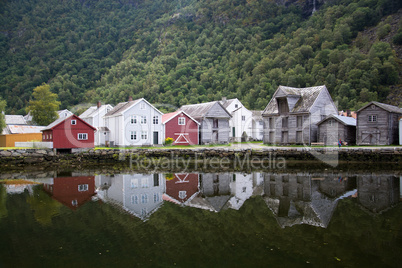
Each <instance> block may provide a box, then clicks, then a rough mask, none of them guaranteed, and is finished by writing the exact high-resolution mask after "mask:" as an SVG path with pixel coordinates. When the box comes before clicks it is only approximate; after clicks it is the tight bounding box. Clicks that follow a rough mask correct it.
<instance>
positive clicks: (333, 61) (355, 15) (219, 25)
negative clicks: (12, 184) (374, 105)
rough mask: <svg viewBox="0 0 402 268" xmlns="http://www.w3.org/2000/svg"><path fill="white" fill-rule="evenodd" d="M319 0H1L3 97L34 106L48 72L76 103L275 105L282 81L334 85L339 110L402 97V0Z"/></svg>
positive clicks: (67, 100)
mask: <svg viewBox="0 0 402 268" xmlns="http://www.w3.org/2000/svg"><path fill="white" fill-rule="evenodd" d="M313 1H314V4H315V5H316V9H315V10H314V11H315V12H313V7H312V6H311V3H313V2H312V1H304V0H303V1H302V0H298V1H294V0H285V1H279V0H260V1H257V0H198V1H195V0H172V1H167V0H152V1H151V0H119V1H112V0H98V1H96V0H68V1H67V0H61V1H60V0H46V1H45V0H30V1H28V0H13V1H11V0H4V1H0V98H3V99H4V100H5V101H6V102H7V108H6V113H9V114H26V110H25V108H26V107H27V105H28V102H29V100H30V99H32V93H33V89H34V88H35V87H37V86H39V85H42V84H43V83H47V84H49V85H50V88H51V91H52V92H53V93H56V94H58V100H59V101H60V102H61V106H60V108H62V109H64V108H68V109H71V110H72V111H73V112H76V113H77V112H79V109H78V108H77V107H81V108H80V109H81V110H82V109H83V107H85V104H87V105H89V104H90V103H95V102H96V101H98V100H100V101H102V102H103V103H111V104H117V103H118V102H121V101H126V100H127V99H128V97H129V96H132V97H133V99H135V98H140V97H144V98H146V99H147V100H148V101H150V102H151V103H153V104H160V105H162V107H166V106H167V105H170V106H171V107H179V106H181V105H183V104H191V103H200V102H206V101H212V100H219V99H221V98H222V97H227V98H238V99H240V100H241V101H242V102H243V104H244V105H245V106H246V107H247V108H249V109H264V107H265V106H266V105H267V104H268V102H269V100H270V98H271V96H272V94H273V93H274V92H275V90H276V89H277V87H278V86H279V85H285V86H292V87H309V86H317V85H323V84H325V85H326V86H327V88H328V90H329V91H330V93H331V95H332V97H333V99H334V100H335V101H336V102H337V103H338V108H339V109H352V110H354V109H358V108H360V107H361V106H362V105H363V104H364V103H367V102H368V101H372V100H376V101H381V102H386V103H389V104H393V105H400V104H401V102H402V90H401V87H402V86H401V73H402V68H401V66H402V62H401V53H402V52H401V50H402V48H401V46H402V27H401V26H402V24H401V23H402V22H401V17H402V16H401V14H402V12H401V6H402V4H401V3H402V2H401V1H399V0H313ZM80 104H81V106H80ZM82 104H84V105H82ZM163 105H165V106H163ZM157 107H158V106H157ZM171 109H173V108H171ZM162 110H164V111H167V110H169V109H168V108H166V109H162Z"/></svg>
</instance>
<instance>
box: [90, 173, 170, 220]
mask: <svg viewBox="0 0 402 268" xmlns="http://www.w3.org/2000/svg"><path fill="white" fill-rule="evenodd" d="M96 182H97V185H96V187H97V191H98V196H99V198H101V199H102V200H103V201H105V202H111V203H114V204H117V205H119V206H121V207H123V209H124V210H126V211H128V212H129V213H131V214H133V215H135V216H137V217H139V218H140V219H142V220H145V219H146V218H147V217H149V216H150V215H151V214H152V213H153V212H155V211H156V210H157V209H158V208H159V207H160V205H161V204H162V202H163V200H162V196H163V193H164V192H165V180H164V178H163V176H162V174H116V175H114V177H107V176H100V177H97V179H96Z"/></svg>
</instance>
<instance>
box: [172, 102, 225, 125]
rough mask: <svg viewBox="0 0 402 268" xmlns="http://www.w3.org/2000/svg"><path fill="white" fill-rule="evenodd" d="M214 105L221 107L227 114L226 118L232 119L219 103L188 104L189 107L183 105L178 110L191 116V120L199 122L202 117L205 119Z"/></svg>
mask: <svg viewBox="0 0 402 268" xmlns="http://www.w3.org/2000/svg"><path fill="white" fill-rule="evenodd" d="M214 105H219V106H221V107H222V109H223V110H225V112H226V113H227V115H228V117H232V116H231V115H230V113H229V112H228V111H227V110H226V109H225V107H223V105H222V104H221V103H220V102H219V101H211V102H204V103H198V104H189V105H183V106H181V107H180V110H182V111H184V112H186V113H187V114H188V115H190V116H192V117H193V118H195V119H197V120H199V119H201V118H203V117H205V116H206V115H207V114H208V112H209V110H211V108H212V107H213V106H214Z"/></svg>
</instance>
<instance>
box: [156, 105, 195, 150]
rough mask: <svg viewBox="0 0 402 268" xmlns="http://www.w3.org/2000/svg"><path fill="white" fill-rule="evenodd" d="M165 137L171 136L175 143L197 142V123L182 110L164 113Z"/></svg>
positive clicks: (189, 143) (188, 143) (187, 143)
mask: <svg viewBox="0 0 402 268" xmlns="http://www.w3.org/2000/svg"><path fill="white" fill-rule="evenodd" d="M162 123H163V124H164V126H165V138H168V137H169V138H172V139H173V144H175V145H194V144H198V126H199V124H200V123H198V122H197V121H196V120H195V119H193V118H192V117H191V116H189V115H188V114H186V113H185V112H183V111H176V112H173V113H168V114H164V115H163V116H162Z"/></svg>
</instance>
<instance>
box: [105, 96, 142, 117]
mask: <svg viewBox="0 0 402 268" xmlns="http://www.w3.org/2000/svg"><path fill="white" fill-rule="evenodd" d="M141 100H143V99H137V100H133V101H126V102H120V103H119V104H117V105H116V106H115V107H114V108H113V109H112V110H110V111H109V112H108V113H107V114H105V117H106V116H114V115H118V114H121V113H122V112H124V111H125V110H127V109H128V108H130V107H131V106H133V105H134V104H137V103H138V102H140V101H141Z"/></svg>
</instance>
